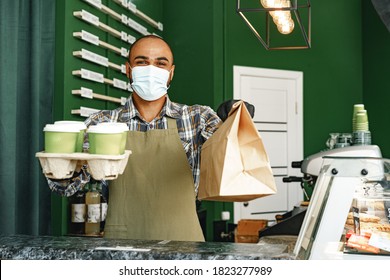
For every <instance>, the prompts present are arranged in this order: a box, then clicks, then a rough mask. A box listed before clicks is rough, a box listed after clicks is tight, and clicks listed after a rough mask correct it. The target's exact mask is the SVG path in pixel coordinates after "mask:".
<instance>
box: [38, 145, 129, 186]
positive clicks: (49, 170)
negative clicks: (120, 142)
mask: <svg viewBox="0 0 390 280" xmlns="http://www.w3.org/2000/svg"><path fill="white" fill-rule="evenodd" d="M130 155H131V151H130V150H126V151H125V153H124V154H123V155H97V154H89V153H71V154H57V153H45V152H39V153H36V154H35V156H36V157H37V158H38V159H39V162H40V164H41V167H42V172H43V174H44V175H45V176H46V177H47V178H49V179H68V178H71V177H72V176H73V174H74V172H75V171H77V170H80V167H81V166H82V165H84V164H87V166H88V168H87V171H88V172H89V173H90V174H91V176H92V178H94V179H95V180H114V179H116V178H118V176H119V175H120V174H123V171H124V170H125V168H126V164H127V161H128V160H129V156H130Z"/></svg>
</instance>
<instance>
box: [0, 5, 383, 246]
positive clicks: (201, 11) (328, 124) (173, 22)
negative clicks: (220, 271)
mask: <svg viewBox="0 0 390 280" xmlns="http://www.w3.org/2000/svg"><path fill="white" fill-rule="evenodd" d="M131 2H132V3H133V4H135V5H136V6H137V8H138V9H139V10H142V11H145V13H147V14H148V16H150V17H151V18H153V19H154V20H156V21H158V22H161V23H163V26H164V28H163V30H162V31H161V30H157V31H156V33H157V34H159V35H162V36H163V37H164V39H165V40H167V41H168V42H169V43H170V45H171V47H172V50H173V53H174V56H175V65H176V71H175V78H174V80H173V83H172V86H171V88H170V89H169V96H170V98H171V100H173V101H176V102H180V103H186V104H196V103H197V104H204V105H209V106H211V107H212V108H214V109H216V108H217V107H218V105H219V104H221V103H222V102H223V101H224V100H227V99H231V98H232V97H233V66H236V65H239V66H248V67H260V68H266V69H279V70H291V71H301V72H302V73H303V77H304V78H303V143H304V144H303V153H304V156H308V155H311V154H314V153H317V152H319V151H321V150H324V149H325V148H326V147H325V141H326V139H327V138H328V136H329V133H332V132H349V131H351V117H352V110H353V105H354V104H360V103H363V104H364V105H365V108H366V109H367V111H368V114H369V121H370V131H371V133H372V142H373V144H375V145H378V146H379V147H380V149H381V152H382V155H383V157H385V158H388V157H390V145H389V144H388V135H389V134H388V127H389V123H390V117H389V116H390V114H389V113H388V112H389V104H390V91H389V65H390V51H389V50H390V33H389V30H387V29H386V26H385V25H384V24H383V22H382V21H381V19H380V17H379V16H378V13H377V11H376V10H375V9H374V6H373V4H372V2H371V1H369V0H337V1H336V0H334V1H320V0H312V1H310V2H311V17H312V18H311V48H309V49H301V50H266V49H265V48H264V47H263V46H262V45H261V43H260V42H259V40H258V39H257V38H256V37H255V36H254V34H253V33H252V32H251V30H250V29H249V28H248V26H247V25H246V24H245V22H244V21H243V20H242V18H240V16H239V15H238V13H237V11H236V1H235V0H212V1H210V0H199V1H186V0H185V1H183V0H152V1H141V0H132V1H131ZM257 2H258V1H257ZM103 3H110V5H116V3H114V1H108V0H107V1H103ZM90 7H91V6H90V5H88V4H87V3H85V1H84V2H83V1H82V0H67V1H54V0H52V1H48V0H36V1H28V0H6V1H4V0H2V1H1V2H0V14H1V17H0V35H1V42H0V60H1V64H0V67H1V68H0V69H1V70H0V108H1V109H0V132H1V133H0V135H1V137H0V147H1V157H0V197H1V200H2V202H1V203H0V234H15V233H16V234H31V235H47V234H54V235H61V234H63V233H64V229H63V228H62V220H63V212H64V211H65V209H64V203H61V198H60V197H58V196H57V195H55V194H52V193H51V191H50V190H49V188H48V186H47V182H46V179H45V177H44V175H43V174H42V170H41V167H40V165H39V161H38V159H37V158H36V157H35V154H36V153H37V152H39V151H42V150H43V147H44V139H43V132H42V129H43V127H44V125H45V124H47V123H53V122H54V121H56V120H61V119H71V120H83V119H84V118H83V117H81V116H78V115H74V114H71V111H72V110H73V109H75V108H76V107H80V106H85V105H83V104H86V103H85V102H87V101H86V99H85V98H84V99H83V98H81V97H80V96H74V95H72V94H70V93H69V85H68V84H69V83H70V84H71V83H72V81H73V80H72V79H74V77H73V76H72V74H71V73H69V69H71V68H72V67H74V66H75V65H74V63H75V62H74V61H76V60H75V58H74V57H73V56H72V52H73V51H74V50H75V49H73V48H74V46H73V45H72V42H75V40H76V39H74V37H72V32H74V31H77V30H79V29H80V28H78V27H76V26H75V22H76V21H77V19H75V18H74V17H73V15H72V13H73V11H75V10H81V9H90ZM96 13H97V14H98V15H99V16H100V17H102V18H103V17H106V18H107V17H108V16H107V15H104V14H103V13H100V12H96ZM77 28H78V29H77ZM70 31H72V32H70ZM137 36H139V34H138V35H137ZM285 36H288V35H285ZM285 40H287V37H286V39H285ZM75 44H77V43H75ZM121 45H122V46H127V47H128V44H125V43H123V42H122V43H121ZM122 59H123V62H122V63H124V60H125V58H123V57H122ZM79 63H80V62H79ZM82 65H83V64H82ZM78 67H80V64H79V66H78ZM69 81H70V82H69ZM79 85H81V82H79ZM101 87H102V91H104V90H105V89H106V88H107V86H106V85H102V86H101ZM108 94H109V93H108ZM88 102H89V104H91V103H92V106H93V107H94V108H96V109H106V108H108V109H110V108H115V107H116V106H118V105H117V104H113V103H110V102H109V101H101V100H88ZM89 107H90V106H89ZM296 160H301V159H296ZM203 207H205V208H207V224H208V225H210V226H208V229H209V230H208V232H207V236H206V239H208V240H211V239H212V234H213V233H212V223H213V221H214V220H218V219H219V218H220V213H221V211H224V210H227V211H232V209H233V206H232V203H227V202H225V203H223V202H204V204H203Z"/></svg>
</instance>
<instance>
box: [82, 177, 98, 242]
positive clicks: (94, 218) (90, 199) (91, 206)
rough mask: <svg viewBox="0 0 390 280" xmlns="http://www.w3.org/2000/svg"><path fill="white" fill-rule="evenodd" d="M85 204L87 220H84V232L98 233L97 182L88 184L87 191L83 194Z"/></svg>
mask: <svg viewBox="0 0 390 280" xmlns="http://www.w3.org/2000/svg"><path fill="white" fill-rule="evenodd" d="M85 204H86V205H87V220H86V222H85V234H87V235H99V234H100V193H99V192H98V191H97V182H92V183H91V184H90V188H89V191H88V192H87V193H86V194H85Z"/></svg>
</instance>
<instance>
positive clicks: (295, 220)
mask: <svg viewBox="0 0 390 280" xmlns="http://www.w3.org/2000/svg"><path fill="white" fill-rule="evenodd" d="M381 156H382V154H381V151H380V149H379V147H378V146H376V145H355V146H345V147H340V148H334V149H329V150H325V151H321V152H319V153H316V154H313V155H311V156H308V157H307V158H305V159H304V160H302V161H297V162H292V167H293V168H300V170H301V173H302V176H301V177H297V176H288V177H284V178H283V182H285V183H290V182H300V183H301V187H302V191H303V194H304V196H305V201H303V202H302V203H301V204H299V205H296V206H294V208H293V209H292V210H291V211H288V212H286V213H284V214H283V215H276V217H275V218H276V221H277V223H276V224H274V225H272V226H270V227H267V228H265V229H264V230H262V231H260V232H259V238H261V237H264V236H275V235H293V236H298V235H299V232H300V229H301V226H302V223H303V221H304V218H305V215H306V211H307V208H308V205H309V204H310V200H309V195H308V194H307V193H306V190H305V187H307V188H311V189H314V187H315V185H316V182H317V179H318V176H319V174H320V172H321V168H322V165H323V161H324V158H327V157H341V158H343V157H347V158H351V157H352V158H360V157H364V158H380V157H381Z"/></svg>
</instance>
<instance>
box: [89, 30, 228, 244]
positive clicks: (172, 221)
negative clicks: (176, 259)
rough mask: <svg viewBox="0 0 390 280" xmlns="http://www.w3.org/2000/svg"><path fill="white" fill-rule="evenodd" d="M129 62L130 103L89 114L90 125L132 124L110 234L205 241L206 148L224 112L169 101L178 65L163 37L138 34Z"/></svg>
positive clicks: (115, 187)
mask: <svg viewBox="0 0 390 280" xmlns="http://www.w3.org/2000/svg"><path fill="white" fill-rule="evenodd" d="M126 69H127V76H128V78H129V79H130V82H131V86H132V88H133V90H134V92H133V94H132V95H131V97H130V98H129V99H128V100H127V102H126V104H125V105H124V106H122V107H119V108H118V109H116V110H112V111H108V110H105V111H100V112H98V113H96V114H94V115H91V116H90V117H89V118H88V119H87V120H86V124H87V126H89V125H93V124H96V123H99V122H124V123H126V124H127V125H128V126H129V129H130V131H129V135H128V139H127V140H128V141H127V147H126V149H129V150H131V151H132V154H131V156H130V158H129V161H128V165H127V167H126V170H125V172H124V174H123V175H121V176H120V177H119V178H118V179H116V180H113V181H111V182H110V186H109V193H110V197H109V207H108V213H107V219H106V224H105V229H104V232H105V237H107V238H131V239H157V240H162V239H169V240H188V241H203V240H204V237H203V234H202V230H201V227H200V224H199V220H198V217H197V214H196V206H195V201H196V192H197V187H198V183H199V174H200V151H201V146H202V144H203V143H204V142H205V141H206V140H207V139H208V138H209V137H210V136H211V135H212V134H213V132H214V131H215V130H216V129H217V128H218V126H219V124H220V123H221V119H220V118H219V117H218V116H217V114H216V113H215V112H214V111H213V110H212V109H211V108H210V107H207V106H199V105H195V106H187V105H181V104H177V103H173V102H171V101H170V100H169V98H168V95H167V89H168V87H169V84H170V83H171V81H172V78H173V75H174V70H175V65H174V64H173V54H172V51H171V49H170V47H169V45H168V44H167V43H166V42H165V41H164V40H162V39H161V38H160V37H157V36H154V35H149V36H146V37H142V38H140V39H138V40H137V41H136V42H135V43H134V44H133V45H132V47H131V49H130V53H129V61H128V62H127V63H126Z"/></svg>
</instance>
